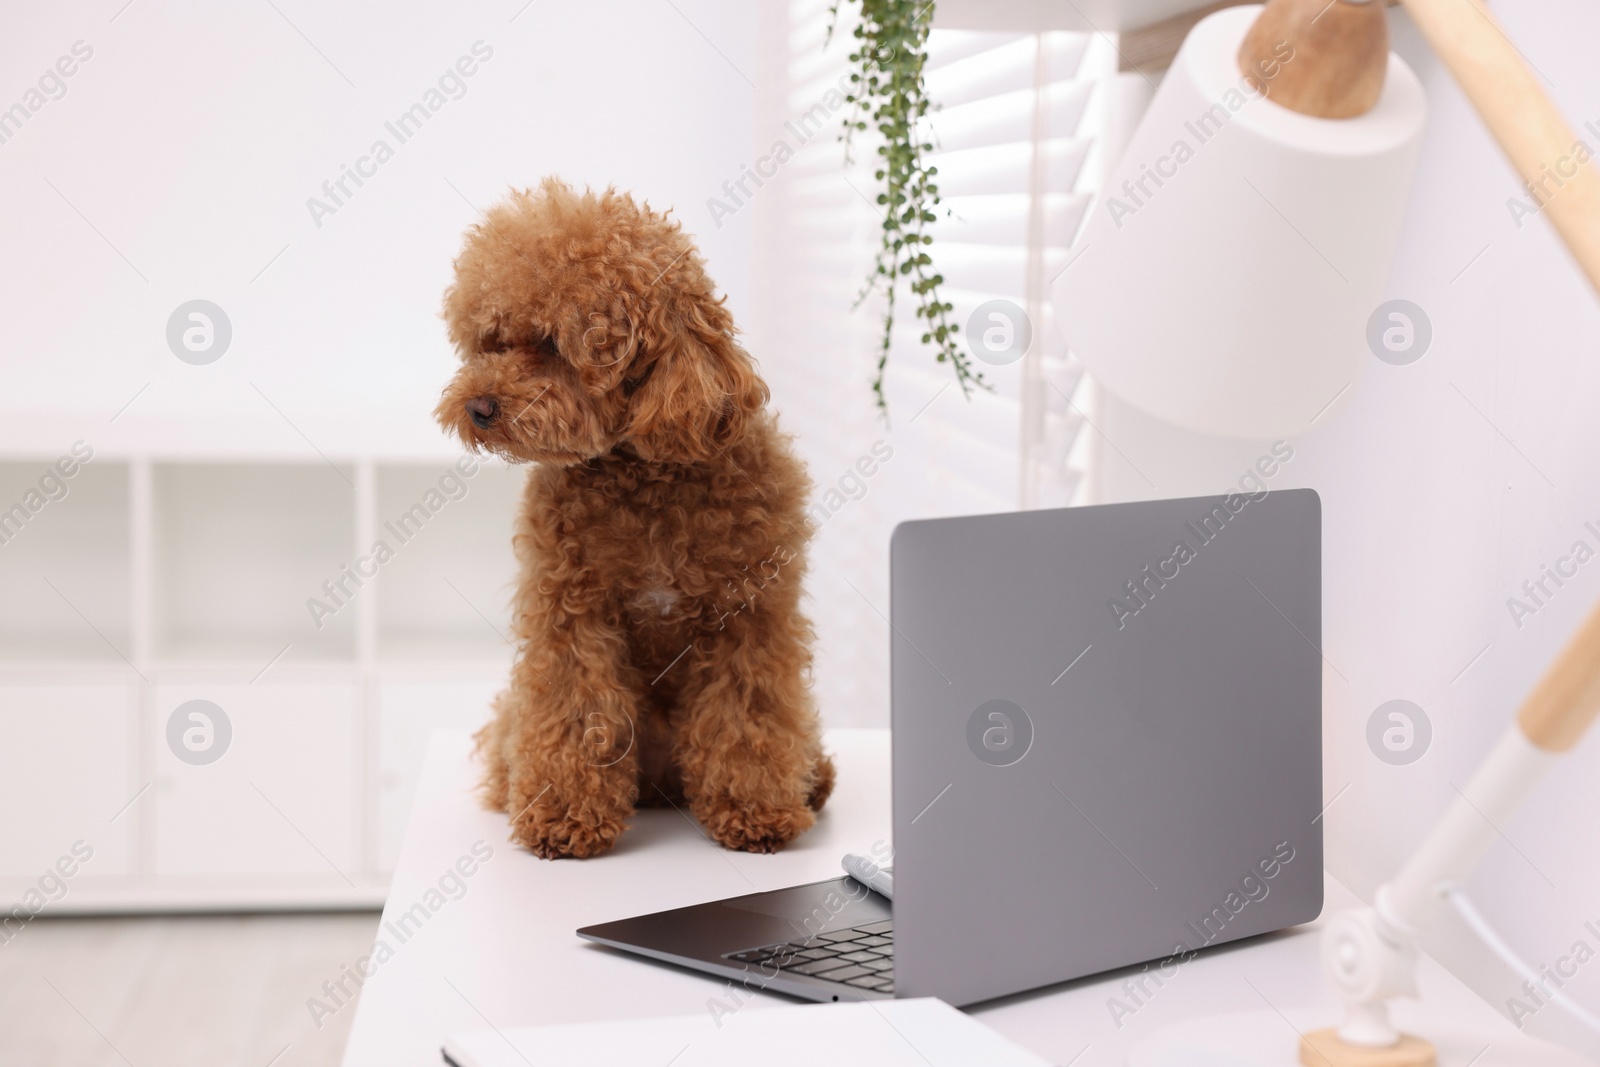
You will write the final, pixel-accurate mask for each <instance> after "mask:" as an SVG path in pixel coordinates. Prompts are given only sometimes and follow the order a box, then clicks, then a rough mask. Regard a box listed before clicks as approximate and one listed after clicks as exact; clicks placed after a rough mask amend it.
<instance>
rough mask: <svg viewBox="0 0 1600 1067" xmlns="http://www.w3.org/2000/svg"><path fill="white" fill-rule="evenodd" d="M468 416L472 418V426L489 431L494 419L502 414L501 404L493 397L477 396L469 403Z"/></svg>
mask: <svg viewBox="0 0 1600 1067" xmlns="http://www.w3.org/2000/svg"><path fill="white" fill-rule="evenodd" d="M467 414H468V415H471V416H472V425H474V426H476V427H477V428H478V429H480V430H487V429H488V428H489V424H490V423H491V422H493V421H494V417H495V416H496V415H498V414H500V402H499V401H498V400H496V399H495V398H494V397H492V396H475V397H473V398H472V399H471V400H469V401H467Z"/></svg>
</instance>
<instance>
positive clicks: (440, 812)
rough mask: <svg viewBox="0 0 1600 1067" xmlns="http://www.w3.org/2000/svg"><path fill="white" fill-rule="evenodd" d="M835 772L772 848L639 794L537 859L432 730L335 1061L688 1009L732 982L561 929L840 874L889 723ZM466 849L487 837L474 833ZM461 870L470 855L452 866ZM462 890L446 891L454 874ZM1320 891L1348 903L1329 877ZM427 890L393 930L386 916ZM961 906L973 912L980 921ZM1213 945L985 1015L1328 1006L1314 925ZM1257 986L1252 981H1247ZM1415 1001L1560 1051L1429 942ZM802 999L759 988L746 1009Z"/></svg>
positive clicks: (1194, 1014) (392, 919) (1410, 1012)
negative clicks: (564, 855) (461, 873)
mask: <svg viewBox="0 0 1600 1067" xmlns="http://www.w3.org/2000/svg"><path fill="white" fill-rule="evenodd" d="M828 747H829V749H830V751H832V752H833V753H834V757H835V760H836V763H837V765H838V770H839V784H838V788H837V790H836V791H835V793H834V795H833V797H832V799H831V800H829V802H828V805H827V808H826V810H825V811H824V813H823V815H822V817H821V818H820V819H819V820H818V822H817V825H816V827H814V828H813V829H812V830H811V831H810V832H809V833H807V834H805V835H804V836H803V837H801V838H800V840H799V841H798V842H796V843H795V844H793V845H791V846H790V847H789V848H788V849H786V850H785V851H783V852H781V853H779V854H777V855H774V856H754V855H749V854H746V853H735V852H726V851H724V850H722V849H721V848H718V847H716V846H715V845H712V844H710V843H709V842H708V841H707V840H706V839H705V838H704V837H703V836H701V834H700V831H699V830H698V828H697V827H696V826H695V825H694V824H693V823H691V822H690V821H689V820H688V818H687V817H685V816H684V815H681V814H679V813H677V812H675V811H673V810H671V809H667V810H664V811H660V810H651V811H644V812H640V813H639V815H638V816H637V817H636V818H635V820H634V824H633V826H632V827H631V828H630V829H629V830H628V832H627V833H626V834H625V835H624V836H623V838H622V840H621V841H620V843H619V844H618V847H617V848H616V849H615V850H613V851H612V852H611V853H609V854H607V855H605V856H601V857H599V858H596V859H590V860H581V861H580V860H562V861H558V862H550V861H545V860H539V859H536V858H534V857H533V856H531V855H529V854H528V853H526V852H523V851H522V850H520V849H518V848H516V847H514V846H512V845H511V844H510V843H508V842H507V840H506V820H505V816H503V815H500V814H496V813H492V812H486V811H484V810H482V809H481V808H479V807H478V805H477V802H476V798H475V796H474V794H473V786H474V784H475V783H476V780H477V769H476V767H475V765H474V764H473V763H472V762H471V760H470V758H469V751H470V745H469V742H468V740H467V738H466V737H465V735H461V734H446V733H440V734H436V735H435V736H434V740H433V744H432V746H431V748H430V751H429V754H428V759H427V764H426V766H425V768H424V771H423V775H422V781H421V784H420V786H419V789H418V793H417V797H416V803H415V806H414V808H413V811H412V816H411V825H410V827H409V829H408V831H407V834H406V840H405V845H404V847H403V848H402V850H401V854H400V862H399V865H398V868H397V869H396V871H395V876H394V882H393V884H392V886H391V888H390V893H389V902H388V905H387V906H386V907H385V908H384V912H383V922H382V923H381V924H380V926H379V937H380V940H381V941H383V942H387V944H388V946H389V948H390V949H392V950H393V955H392V957H390V958H388V959H387V960H386V961H385V962H384V963H382V964H381V965H379V966H377V968H376V970H375V973H373V974H372V976H371V977H370V978H369V979H367V981H366V982H365V985H364V988H363V990H362V994H361V1000H360V1004H359V1007H358V1009H357V1015H356V1019H355V1023H354V1026H353V1028H352V1030H351V1033H350V1042H349V1045H348V1046H347V1049H346V1053H345V1060H344V1062H345V1065H346V1067H411V1065H415V1067H438V1065H439V1064H440V1063H441V1062H442V1061H441V1059H440V1056H439V1047H440V1045H441V1044H442V1043H443V1040H444V1037H445V1036H446V1035H447V1034H449V1033H452V1032H454V1031H457V1030H467V1029H480V1028H486V1027H490V1026H493V1027H496V1028H505V1027H509V1026H529V1025H537V1024H541V1023H556V1022H579V1021H585V1020H603V1019H623V1018H637V1017H642V1016H662V1015H679V1014H692V1013H696V1012H702V1011H706V1010H707V1002H708V1000H709V999H710V998H712V997H718V996H726V991H725V990H724V988H723V985H722V983H721V982H720V981H719V980H716V979H713V978H710V977H708V976H704V975H700V974H696V973H694V972H692V971H687V970H681V969H679V968H675V967H671V966H667V965H665V964H656V963H651V962H648V961H644V960H641V959H637V958H633V957H629V956H627V955H624V954H621V953H617V952H613V951H611V950H608V949H603V948H600V947H598V946H595V945H591V944H588V943H587V942H584V941H582V940H580V939H579V938H577V937H576V936H575V935H574V934H573V931H574V930H575V929H577V928H578V927H580V926H584V925H587V924H589V923H596V922H603V921H606V920H609V919H617V918H622V917H625V916H629V915H638V914H642V913H645V912H650V911H658V910H661V909H664V908H675V907H680V906H683V905H686V904H695V903H700V902H703V901H708V900H716V899H719V898H722V897H729V896H737V895H738V894H741V893H750V892H756V891H760V890H768V889H779V888H782V887H784V886H790V885H797V884H800V883H803V882H810V881H816V880H818V879H822V878H829V877H834V876H837V875H838V874H839V857H840V856H841V855H842V854H843V853H845V852H847V851H856V852H865V851H867V850H869V849H870V848H871V847H872V844H873V842H875V841H877V840H879V839H883V840H886V841H887V840H889V838H890V813H889V737H888V732H887V731H884V730H840V731H832V732H830V733H829V735H828ZM479 841H481V842H483V843H484V844H486V845H487V846H488V847H490V848H492V849H493V855H492V858H490V859H489V860H488V861H487V862H484V863H482V864H481V865H479V866H477V867H476V869H475V870H474V873H473V874H472V875H471V876H470V877H467V878H461V879H459V880H460V882H461V883H462V884H464V886H465V892H464V893H461V894H460V898H459V899H454V900H451V899H448V898H447V897H446V895H445V894H437V895H435V896H434V897H432V898H431V899H430V898H428V897H427V893H428V891H429V890H430V889H436V888H437V887H438V886H439V883H440V878H441V876H446V885H445V887H444V888H445V889H446V890H452V889H454V888H455V885H454V879H452V878H451V877H449V875H448V872H451V871H453V870H454V868H455V866H456V864H457V861H458V860H461V858H462V857H469V859H470V857H472V849H473V845H474V843H475V842H479ZM478 847H479V849H480V851H481V850H482V849H483V845H479V846H478ZM466 866H467V867H468V868H471V867H472V863H471V862H468V863H467V864H466ZM457 892H459V890H457ZM1327 899H1328V906H1329V907H1330V908H1338V907H1343V906H1346V905H1348V904H1351V903H1354V900H1353V898H1352V897H1351V896H1350V894H1349V893H1348V892H1347V891H1345V890H1344V889H1343V888H1342V887H1341V886H1340V885H1339V884H1338V883H1337V882H1334V881H1332V880H1331V879H1330V880H1329V883H1328V898H1327ZM419 902H421V903H422V904H423V906H424V909H427V907H428V905H430V904H433V905H438V906H437V907H436V908H435V909H434V910H432V911H431V914H428V915H427V916H426V917H425V918H424V917H422V916H421V914H420V913H414V915H415V916H416V917H414V918H413V920H412V923H411V926H410V927H409V929H408V930H407V933H408V936H407V937H406V939H405V940H404V941H403V942H402V940H401V938H400V936H398V935H397V934H396V933H394V932H393V931H394V930H395V929H396V928H397V927H399V924H400V921H401V917H402V914H403V913H405V912H407V911H408V910H410V909H412V908H413V906H414V905H416V904H418V903H419ZM975 921H981V918H980V919H975ZM1316 925H1317V924H1312V926H1308V927H1302V928H1300V929H1298V930H1297V931H1296V932H1293V933H1289V934H1280V935H1276V936H1273V937H1269V938H1264V939H1258V940H1256V941H1253V942H1250V943H1249V944H1247V945H1244V946H1235V947H1230V948H1222V949H1218V950H1213V951H1212V952H1209V953H1206V954H1203V955H1202V956H1200V957H1199V958H1197V959H1195V960H1194V961H1193V962H1191V963H1189V964H1188V965H1186V966H1185V967H1184V968H1183V969H1182V970H1181V971H1180V972H1179V974H1178V976H1177V977H1176V978H1174V979H1172V980H1170V981H1169V982H1167V983H1166V985H1165V986H1164V987H1163V988H1161V989H1160V990H1159V991H1157V992H1155V994H1154V995H1153V996H1152V997H1150V998H1149V999H1148V1000H1147V1002H1146V1003H1145V1005H1144V1006H1143V1007H1142V1008H1140V1009H1139V1010H1138V1012H1137V1013H1136V1014H1135V1015H1134V1016H1132V1017H1131V1018H1124V1019H1123V1025H1122V1027H1121V1028H1120V1029H1119V1028H1118V1027H1117V1026H1116V1025H1115V1024H1114V1023H1113V1020H1112V1017H1111V1014H1110V1011H1109V1010H1108V1007H1107V998H1108V997H1110V996H1114V995H1121V992H1120V988H1119V987H1120V986H1121V984H1122V983H1123V981H1125V980H1126V979H1127V978H1128V976H1129V973H1130V972H1119V973H1115V974H1113V975H1111V976H1109V977H1103V978H1099V979H1085V980H1082V981H1078V982H1073V983H1067V984H1065V985H1061V986H1055V987H1052V988H1050V989H1048V990H1045V991H1042V992H1038V993H1032V994H1024V995H1020V996H1016V997H1010V998H1007V999H1005V1000H1001V1001H996V1002H993V1003H991V1004H989V1005H985V1006H984V1007H982V1008H980V1009H978V1010H977V1011H975V1013H974V1014H976V1015H977V1016H978V1017H979V1018H981V1019H982V1020H983V1021H984V1022H985V1023H987V1024H989V1025H990V1026H993V1027H994V1028H995V1029H997V1030H999V1031H1000V1032H1002V1033H1004V1034H1006V1035H1007V1036H1009V1037H1011V1038H1012V1039H1013V1040H1015V1041H1017V1042H1019V1043H1020V1044H1022V1045H1025V1046H1027V1047H1028V1048H1031V1049H1033V1050H1034V1051H1036V1052H1038V1053H1039V1054H1040V1055H1042V1056H1045V1057H1046V1058H1048V1059H1050V1060H1052V1061H1053V1062H1055V1063H1058V1064H1072V1065H1073V1067H1099V1065H1106V1067H1110V1065H1113V1064H1117V1065H1120V1064H1122V1063H1123V1060H1124V1056H1125V1055H1126V1053H1127V1050H1128V1048H1129V1047H1130V1046H1131V1045H1132V1044H1133V1043H1134V1042H1136V1041H1137V1040H1139V1039H1140V1038H1142V1037H1145V1036H1147V1035H1150V1034H1151V1033H1153V1032H1155V1031H1157V1030H1160V1029H1161V1028H1163V1027H1168V1026H1171V1025H1173V1024H1176V1023H1182V1022H1187V1021H1193V1020H1200V1019H1205V1018H1207V1017H1212V1016H1216V1015H1218V1014H1221V1013H1228V1012H1240V1011H1257V1012H1261V1013H1264V1014H1266V1015H1268V1016H1269V1019H1268V1022H1269V1024H1270V1023H1274V1022H1275V1023H1276V1025H1279V1026H1281V1027H1282V1033H1283V1038H1284V1047H1285V1049H1286V1050H1288V1051H1287V1054H1286V1059H1285V1061H1284V1062H1285V1065H1286V1067H1287V1065H1289V1064H1292V1063H1293V1062H1294V1060H1293V1049H1294V1045H1295V1040H1296V1039H1295V1034H1294V1030H1293V1029H1292V1028H1291V1027H1298V1028H1300V1029H1309V1028H1312V1027H1316V1026H1325V1025H1329V1024H1331V1023H1333V1022H1334V1021H1336V1020H1337V1018H1338V1015H1339V1012H1338V1004H1337V1001H1336V1000H1335V998H1334V997H1333V995H1332V993H1331V991H1330V990H1329V989H1328V988H1327V986H1326V984H1325V983H1324V982H1323V980H1322V975H1321V970H1320V965H1319V962H1318V958H1317V935H1316V931H1315V926H1316ZM1252 986H1253V987H1254V988H1252ZM1422 988H1423V991H1424V993H1425V995H1426V997H1427V1000H1426V1003H1425V1005H1424V1004H1417V1003H1408V1004H1405V1005H1402V1006H1400V1008H1399V1010H1398V1011H1397V1012H1396V1016H1397V1021H1398V1022H1399V1024H1400V1025H1401V1026H1402V1028H1404V1029H1407V1030H1410V1031H1412V1032H1415V1033H1420V1034H1423V1035H1425V1036H1428V1037H1429V1038H1430V1039H1432V1040H1434V1041H1435V1042H1436V1043H1437V1044H1438V1045H1439V1051H1440V1064H1441V1067H1466V1065H1467V1064H1468V1063H1469V1062H1473V1057H1475V1056H1479V1054H1480V1052H1481V1051H1482V1050H1483V1049H1484V1046H1485V1045H1488V1046H1489V1051H1488V1052H1487V1053H1484V1054H1483V1055H1482V1056H1481V1057H1480V1058H1479V1059H1477V1060H1476V1061H1475V1062H1473V1067H1493V1065H1498V1064H1520V1065H1524V1067H1526V1065H1528V1064H1532V1063H1535V1062H1537V1063H1540V1064H1551V1065H1555V1064H1573V1065H1579V1064H1581V1063H1582V1062H1583V1061H1581V1060H1579V1059H1577V1058H1576V1057H1569V1056H1567V1055H1566V1054H1564V1053H1560V1052H1555V1051H1553V1050H1551V1051H1545V1052H1543V1053H1540V1052H1538V1051H1536V1046H1534V1045H1533V1044H1532V1043H1530V1042H1528V1041H1526V1039H1524V1038H1522V1037H1521V1035H1519V1034H1518V1033H1517V1031H1516V1030H1515V1029H1514V1028H1513V1027H1512V1026H1511V1025H1510V1024H1509V1023H1507V1022H1505V1021H1504V1020H1503V1019H1502V1018H1501V1017H1500V1016H1498V1015H1497V1014H1495V1013H1494V1012H1493V1011H1491V1010H1490V1009H1489V1008H1487V1007H1486V1006H1485V1005H1484V1004H1483V1003H1482V1002H1481V1001H1479V1000H1478V999H1477V998H1476V997H1475V996H1474V995H1473V994H1472V993H1471V992H1470V991H1468V990H1467V989H1466V988H1465V987H1464V986H1462V985H1461V984H1460V983H1459V982H1457V981H1456V980H1455V979H1454V978H1453V977H1451V976H1450V975H1449V974H1448V973H1446V972H1445V971H1443V970H1442V969H1441V968H1440V967H1438V966H1437V965H1435V964H1434V963H1433V962H1432V961H1431V960H1428V959H1426V958H1425V959H1424V960H1423V967H1422ZM794 1003H796V1002H795V1001H792V1000H790V999H789V998H787V997H782V996H778V995H776V994H765V993H763V994H756V996H755V999H754V1000H752V1001H750V1003H749V1004H748V1005H747V1006H746V1008H745V1009H744V1010H752V1011H753V1010H758V1009H768V1008H778V1007H783V1006H787V1005H792V1004H794Z"/></svg>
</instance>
